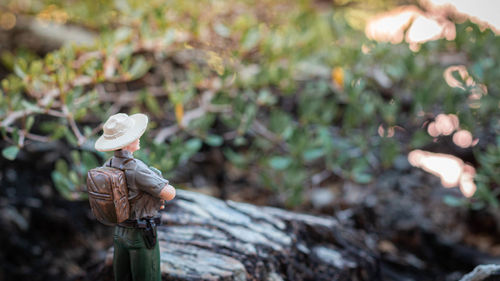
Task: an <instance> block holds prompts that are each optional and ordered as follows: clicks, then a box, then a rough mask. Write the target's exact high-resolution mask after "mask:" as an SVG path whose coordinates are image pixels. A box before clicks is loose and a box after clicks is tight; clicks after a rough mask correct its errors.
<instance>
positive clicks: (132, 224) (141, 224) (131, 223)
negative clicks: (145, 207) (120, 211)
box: [118, 216, 161, 228]
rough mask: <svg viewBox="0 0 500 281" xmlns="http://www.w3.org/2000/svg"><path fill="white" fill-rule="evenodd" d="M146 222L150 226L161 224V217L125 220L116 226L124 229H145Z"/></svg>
mask: <svg viewBox="0 0 500 281" xmlns="http://www.w3.org/2000/svg"><path fill="white" fill-rule="evenodd" d="M148 222H149V223H150V224H153V223H154V224H156V225H160V224H161V217H160V216H158V217H153V218H142V219H137V220H126V221H123V222H121V223H119V224H118V226H121V227H126V228H146V226H147V224H148Z"/></svg>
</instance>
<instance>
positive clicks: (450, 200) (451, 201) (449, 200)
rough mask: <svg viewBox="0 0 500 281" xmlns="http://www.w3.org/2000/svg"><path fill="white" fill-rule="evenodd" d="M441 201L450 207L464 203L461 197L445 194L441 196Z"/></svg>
mask: <svg viewBox="0 0 500 281" xmlns="http://www.w3.org/2000/svg"><path fill="white" fill-rule="evenodd" d="M443 202H444V203H445V204H446V205H448V206H452V207H460V206H464V205H465V201H464V200H463V199H462V198H457V197H455V196H450V195H446V196H444V198H443Z"/></svg>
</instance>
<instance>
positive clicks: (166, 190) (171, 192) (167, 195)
mask: <svg viewBox="0 0 500 281" xmlns="http://www.w3.org/2000/svg"><path fill="white" fill-rule="evenodd" d="M174 197H175V188H174V187H173V186H171V185H169V184H166V185H165V187H163V189H162V190H161V192H160V198H161V199H163V200H167V201H170V200H172V199H174Z"/></svg>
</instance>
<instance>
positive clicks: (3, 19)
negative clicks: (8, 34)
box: [0, 13, 16, 30]
mask: <svg viewBox="0 0 500 281" xmlns="http://www.w3.org/2000/svg"><path fill="white" fill-rule="evenodd" d="M14 26H16V16H15V15H14V14H12V13H3V14H2V15H1V16H0V27H1V28H2V29H3V30H10V29H12V28H14Z"/></svg>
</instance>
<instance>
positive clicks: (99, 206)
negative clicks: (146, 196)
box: [87, 162, 130, 225]
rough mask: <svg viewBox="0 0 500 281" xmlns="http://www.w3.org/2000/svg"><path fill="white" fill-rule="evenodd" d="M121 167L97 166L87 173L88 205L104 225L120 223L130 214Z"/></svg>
mask: <svg viewBox="0 0 500 281" xmlns="http://www.w3.org/2000/svg"><path fill="white" fill-rule="evenodd" d="M110 163H111V162H110ZM110 166H111V164H110ZM122 166H123V165H122ZM121 168H122V167H120V169H117V168H113V167H98V168H95V169H92V170H90V171H89V172H88V173H87V189H88V193H89V202H90V207H91V208H92V212H93V213H94V216H95V217H96V218H97V220H99V221H100V222H101V223H103V224H106V225H115V224H118V223H121V222H123V221H125V220H127V219H128V218H129V216H130V203H129V200H128V187H127V181H126V176H125V172H124V171H123V169H121Z"/></svg>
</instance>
